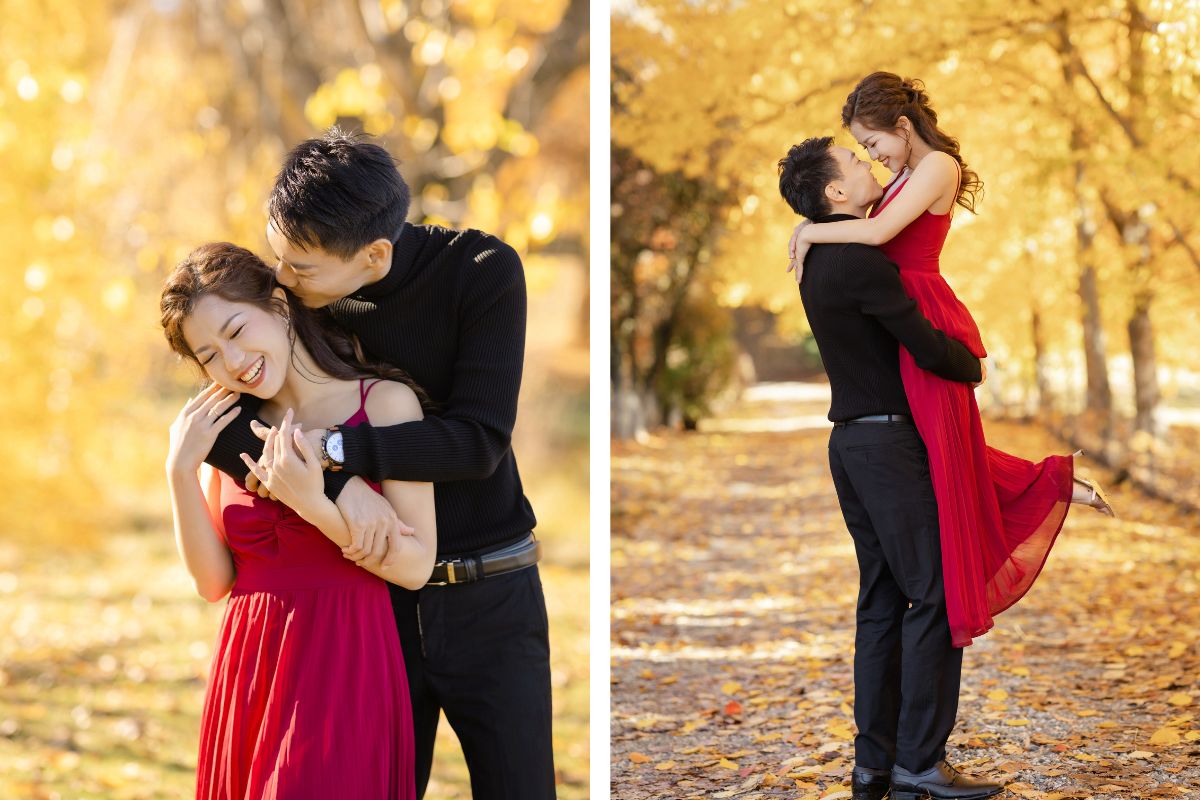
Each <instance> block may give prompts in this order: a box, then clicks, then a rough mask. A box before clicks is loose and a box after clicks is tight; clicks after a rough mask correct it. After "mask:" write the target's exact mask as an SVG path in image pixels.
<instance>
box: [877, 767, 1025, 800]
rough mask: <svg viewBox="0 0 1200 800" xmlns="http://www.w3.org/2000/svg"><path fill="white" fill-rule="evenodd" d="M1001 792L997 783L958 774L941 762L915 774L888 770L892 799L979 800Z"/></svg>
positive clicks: (897, 769)
mask: <svg viewBox="0 0 1200 800" xmlns="http://www.w3.org/2000/svg"><path fill="white" fill-rule="evenodd" d="M1002 791H1004V787H1003V786H1001V785H1000V784H998V783H985V782H984V781H977V780H975V779H974V778H968V777H966V776H965V775H960V774H959V772H958V770H956V769H954V767H952V766H950V765H949V764H947V763H946V762H945V761H939V762H938V763H937V764H935V765H934V766H933V768H932V769H927V770H925V771H924V772H921V773H917V774H915V775H914V774H913V773H911V772H909V771H908V770H906V769H904V768H903V767H892V800H921V798H933V800H982V798H984V797H991V796H992V795H997V794H1000V792H1002Z"/></svg>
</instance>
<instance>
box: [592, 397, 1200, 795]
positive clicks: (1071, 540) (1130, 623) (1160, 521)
mask: <svg viewBox="0 0 1200 800" xmlns="http://www.w3.org/2000/svg"><path fill="white" fill-rule="evenodd" d="M827 403H828V401H827V395H826V394H825V391H824V390H822V389H821V388H820V387H813V386H805V385H776V386H769V385H764V386H759V387H755V389H754V390H752V391H751V392H750V393H748V395H747V400H746V401H744V402H743V403H742V404H741V405H740V406H739V407H738V408H736V409H734V410H733V412H731V413H730V414H729V415H728V416H726V417H725V418H724V419H720V420H715V421H714V422H713V423H712V424H710V425H708V426H707V427H705V428H704V429H703V430H702V431H701V432H700V433H691V434H676V433H670V434H666V435H662V436H656V437H654V438H652V439H651V440H649V441H647V442H644V443H642V444H632V443H618V444H615V445H614V447H613V453H612V471H613V485H612V492H613V495H612V506H613V519H612V596H613V606H612V681H613V686H612V737H613V743H612V765H613V766H612V797H613V798H616V799H617V800H642V799H643V798H646V799H649V798H741V800H757V799H762V800H765V798H793V799H795V798H804V799H805V800H807V799H808V798H814V799H815V798H827V799H828V800H840V799H841V798H849V796H850V793H849V785H848V775H849V771H850V767H851V766H852V764H853V755H854V753H853V732H854V721H853V715H852V710H851V703H852V700H853V683H852V676H851V664H852V645H853V632H854V630H853V629H854V603H855V598H856V594H857V580H858V574H857V567H856V563H855V560H854V550H853V545H852V543H851V540H850V536H849V534H848V533H847V532H846V529H845V525H844V523H843V521H842V518H841V513H840V511H839V509H838V505H837V499H836V496H835V494H834V490H833V484H832V482H831V480H830V478H829V470H828V462H827V458H826V442H827V440H828V430H829V427H828V423H827V422H826V421H825V420H824V418H823V415H824V412H825V409H826V408H827ZM985 428H986V430H987V434H988V438H989V441H990V442H991V443H993V444H995V445H997V446H1000V447H1003V448H1005V449H1007V450H1009V451H1011V452H1015V453H1017V454H1020V455H1023V456H1026V457H1029V458H1037V457H1041V456H1042V455H1044V454H1047V453H1051V452H1064V451H1066V449H1067V448H1066V446H1065V445H1063V444H1061V443H1060V442H1057V441H1055V440H1054V439H1052V438H1051V437H1050V436H1049V435H1048V434H1046V433H1045V432H1043V431H1042V430H1040V429H1037V428H1034V427H1030V426H1024V425H1017V424H1013V423H1002V422H989V423H987V424H986V425H985ZM1079 463H1080V464H1081V473H1082V474H1092V475H1095V476H1096V477H1099V478H1100V479H1101V481H1102V482H1104V481H1105V480H1106V478H1109V477H1110V476H1107V475H1104V474H1103V473H1099V472H1097V470H1095V469H1094V468H1091V469H1090V467H1091V465H1090V464H1089V463H1088V461H1087V459H1080V462H1079ZM1111 494H1112V499H1113V503H1114V504H1115V505H1116V507H1117V508H1118V511H1119V512H1121V514H1122V519H1121V520H1118V521H1112V520H1109V519H1107V518H1105V517H1102V516H1101V515H1099V514H1097V513H1096V512H1093V511H1091V510H1089V509H1083V508H1079V507H1076V508H1075V509H1073V510H1072V513H1071V515H1070V516H1069V517H1068V520H1067V523H1066V526H1065V527H1064V529H1063V532H1062V534H1061V535H1060V537H1059V540H1058V542H1057V544H1056V546H1055V549H1054V551H1053V552H1052V553H1051V556H1050V559H1049V561H1048V563H1047V565H1046V568H1045V570H1044V571H1043V573H1042V575H1041V576H1040V577H1039V579H1038V581H1037V583H1035V584H1034V586H1033V588H1032V589H1031V590H1030V592H1029V594H1028V595H1026V597H1025V598H1024V599H1023V600H1022V601H1021V602H1020V603H1018V604H1017V605H1016V606H1015V607H1014V608H1012V609H1010V610H1009V611H1007V612H1005V613H1004V614H1002V615H1000V616H999V617H998V618H997V622H996V627H995V628H994V629H993V630H992V631H991V632H989V633H988V634H987V635H986V636H983V637H981V638H979V639H977V640H976V643H975V644H974V645H972V646H971V647H970V648H968V649H967V651H966V653H965V657H964V660H963V682H962V692H961V700H960V705H959V716H958V723H957V725H956V727H955V729H954V732H953V734H952V735H951V739H950V744H949V758H950V760H951V762H952V763H955V764H957V765H958V766H960V767H962V768H963V770H964V771H965V772H968V773H972V774H977V775H987V776H991V777H995V778H1000V779H1003V780H1005V781H1007V783H1008V790H1009V791H1008V792H1007V793H1006V794H1004V795H1002V797H1009V798H1015V797H1024V798H1043V799H1048V798H1166V797H1196V798H1200V719H1198V718H1197V711H1198V709H1200V686H1198V685H1197V677H1196V676H1197V675H1200V645H1198V643H1197V639H1198V638H1200V530H1198V526H1197V524H1196V520H1195V519H1192V518H1189V517H1187V516H1186V515H1185V514H1184V513H1183V512H1180V511H1178V510H1176V509H1175V508H1174V507H1173V506H1171V505H1169V504H1166V503H1163V502H1160V501H1155V500H1151V499H1149V498H1146V497H1144V496H1142V495H1140V494H1137V493H1135V492H1134V491H1132V490H1122V489H1121V488H1120V487H1117V489H1116V490H1115V491H1113V492H1111Z"/></svg>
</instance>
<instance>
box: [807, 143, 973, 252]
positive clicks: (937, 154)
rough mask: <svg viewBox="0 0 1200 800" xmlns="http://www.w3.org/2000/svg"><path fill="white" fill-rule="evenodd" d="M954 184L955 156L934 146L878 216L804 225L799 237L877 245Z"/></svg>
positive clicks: (817, 241)
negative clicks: (934, 148) (935, 148)
mask: <svg viewBox="0 0 1200 800" xmlns="http://www.w3.org/2000/svg"><path fill="white" fill-rule="evenodd" d="M957 188H958V167H957V165H956V164H955V161H954V157H953V156H951V155H950V154H949V153H943V152H941V151H940V150H934V151H933V152H932V153H930V154H929V155H927V156H925V158H923V159H921V163H920V164H918V165H917V168H916V169H915V170H913V174H912V175H911V176H910V177H909V179H908V183H907V184H906V185H905V186H904V187H903V191H901V192H900V193H899V194H897V195H895V196H893V198H892V200H891V202H889V203H888V204H887V206H886V207H885V208H884V209H883V211H881V212H879V215H878V216H876V217H869V218H867V219H847V220H839V221H838V222H824V223H821V224H818V225H806V226H805V227H804V230H803V231H801V232H800V240H801V241H802V242H804V243H806V244H832V243H835V242H857V243H859V244H870V245H876V246H878V245H881V244H883V243H884V242H890V241H891V240H892V239H893V238H895V236H896V234H898V233H900V231H902V230H904V229H905V228H906V227H908V225H909V224H910V223H911V222H912V221H913V220H915V219H916V218H917V217H919V216H921V214H923V213H924V212H926V211H928V210H929V208H930V207H931V206H933V205H934V204H935V203H936V202H937V201H938V200H940V199H942V198H944V197H946V195H947V193H949V192H954V191H956V190H957Z"/></svg>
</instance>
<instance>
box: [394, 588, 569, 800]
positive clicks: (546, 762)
mask: <svg viewBox="0 0 1200 800" xmlns="http://www.w3.org/2000/svg"><path fill="white" fill-rule="evenodd" d="M392 608H393V610H394V611H395V612H396V623H397V626H398V627H399V630H400V644H401V646H402V647H403V648H404V663H405V667H406V668H407V671H408V687H409V694H410V695H411V696H412V703H413V728H414V730H415V734H416V756H417V758H416V770H417V797H423V796H424V794H425V787H426V784H427V783H428V782H429V773H430V769H431V767H432V764H433V747H434V740H435V738H436V735H437V726H438V717H439V712H440V711H445V713H446V719H447V721H449V723H450V727H452V728H453V729H454V733H455V734H456V735H457V736H458V740H459V743H460V744H461V745H462V749H463V754H464V756H465V757H466V762H467V768H468V769H469V770H470V772H471V795H472V797H474V798H475V800H544V798H553V797H554V796H555V790H554V753H553V749H552V742H551V736H550V721H551V705H550V642H549V636H548V626H547V622H546V601H545V598H544V597H543V595H542V582H541V578H540V577H539V575H538V569H537V566H532V567H527V568H525V569H522V570H518V571H516V572H510V573H507V574H504V575H495V576H492V577H490V578H485V579H483V580H481V581H477V582H475V583H469V584H458V585H452V586H426V587H425V588H423V589H421V590H420V591H418V592H410V591H406V590H404V589H398V588H395V587H393V591H392Z"/></svg>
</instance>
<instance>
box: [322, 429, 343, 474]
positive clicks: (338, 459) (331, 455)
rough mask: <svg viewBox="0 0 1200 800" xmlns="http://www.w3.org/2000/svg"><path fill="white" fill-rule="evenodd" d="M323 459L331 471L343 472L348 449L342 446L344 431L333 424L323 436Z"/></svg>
mask: <svg viewBox="0 0 1200 800" xmlns="http://www.w3.org/2000/svg"><path fill="white" fill-rule="evenodd" d="M321 461H322V462H323V463H324V464H325V469H327V470H329V471H330V472H341V470H342V465H343V464H345V463H346V451H345V450H344V449H343V448H342V432H341V431H339V430H338V429H337V426H336V425H335V426H333V427H332V428H330V429H329V430H327V431H325V435H324V436H322V437H321Z"/></svg>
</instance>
